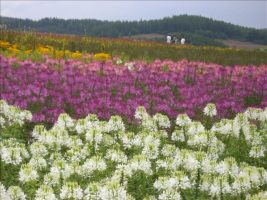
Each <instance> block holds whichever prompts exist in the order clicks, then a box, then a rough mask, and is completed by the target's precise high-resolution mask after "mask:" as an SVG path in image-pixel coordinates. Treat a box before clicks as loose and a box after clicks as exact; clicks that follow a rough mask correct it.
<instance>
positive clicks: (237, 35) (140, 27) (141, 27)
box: [1, 15, 267, 50]
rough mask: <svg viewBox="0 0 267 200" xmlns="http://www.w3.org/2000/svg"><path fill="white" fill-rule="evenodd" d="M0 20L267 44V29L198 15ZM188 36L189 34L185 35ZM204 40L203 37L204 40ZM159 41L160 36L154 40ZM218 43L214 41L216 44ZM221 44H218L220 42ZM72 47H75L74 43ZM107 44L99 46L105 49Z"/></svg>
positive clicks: (17, 25)
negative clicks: (135, 18)
mask: <svg viewBox="0 0 267 200" xmlns="http://www.w3.org/2000/svg"><path fill="white" fill-rule="evenodd" d="M1 21H2V23H4V24H7V26H8V28H10V29H15V30H24V27H27V28H29V27H30V28H31V29H30V31H31V30H33V29H34V30H36V31H40V32H51V33H65V34H76V35H90V36H101V37H122V36H131V35H137V34H149V33H157V34H169V33H174V32H178V33H180V34H184V35H187V34H193V35H191V36H190V37H191V38H192V39H194V43H196V44H198V45H201V44H203V43H204V44H205V45H207V44H211V43H214V44H215V42H212V40H209V38H211V39H215V38H217V39H227V38H228V39H239V40H243V41H250V42H256V43H261V44H267V31H266V30H257V29H254V28H246V27H242V26H238V25H233V24H230V23H226V22H223V21H218V20H213V19H210V18H206V17H201V16H190V15H180V16H172V17H165V18H163V19H158V20H140V21H101V20H91V19H87V20H76V19H75V20H74V19H69V20H64V19H57V18H44V19H41V20H38V21H33V20H28V19H25V20H24V19H18V18H10V17H1ZM187 36H188V35H187ZM35 39H36V38H34V37H29V38H27V40H28V41H31V43H34V41H35ZM203 39H204V40H203ZM157 40H159V39H157ZM218 44H219V43H217V45H218ZM220 45H221V44H220ZM71 47H73V48H77V47H79V46H76V44H75V43H71ZM105 48H106V46H101V49H102V50H105Z"/></svg>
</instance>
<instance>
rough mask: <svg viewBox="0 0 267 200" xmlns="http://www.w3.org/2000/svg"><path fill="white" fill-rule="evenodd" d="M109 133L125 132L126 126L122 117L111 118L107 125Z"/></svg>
mask: <svg viewBox="0 0 267 200" xmlns="http://www.w3.org/2000/svg"><path fill="white" fill-rule="evenodd" d="M107 130H108V132H112V131H114V132H115V131H123V132H124V131H125V126H124V123H123V121H122V118H121V117H120V116H117V115H116V116H111V117H110V119H109V121H108V123H107Z"/></svg>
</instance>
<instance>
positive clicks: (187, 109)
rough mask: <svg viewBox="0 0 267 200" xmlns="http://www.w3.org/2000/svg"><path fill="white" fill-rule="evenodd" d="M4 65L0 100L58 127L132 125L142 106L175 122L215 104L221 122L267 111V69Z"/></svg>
mask: <svg viewBox="0 0 267 200" xmlns="http://www.w3.org/2000/svg"><path fill="white" fill-rule="evenodd" d="M1 60H2V65H1V72H2V73H1V75H0V76H1V80H2V84H3V86H4V87H2V89H1V95H0V98H1V99H5V100H6V101H7V102H9V103H10V104H12V105H17V106H19V107H21V108H23V109H28V110H30V111H31V112H32V113H33V121H34V122H41V121H47V122H54V121H55V120H56V119H57V117H58V115H59V114H60V113H63V112H67V113H69V114H70V115H71V116H73V117H76V118H81V117H85V116H86V115H87V114H88V113H95V114H97V115H98V116H99V117H100V118H101V119H109V117H110V116H111V115H120V116H122V117H123V118H124V119H125V120H127V121H128V122H131V121H132V120H133V116H134V111H135V109H136V108H137V107H138V106H139V105H143V106H145V108H146V109H147V111H148V112H149V113H150V114H155V113H158V112H161V113H164V114H166V115H168V116H169V117H170V118H172V119H174V118H175V117H176V116H177V114H178V113H187V114H188V115H189V116H191V117H201V115H199V114H200V112H199V110H201V109H202V108H203V107H204V106H205V105H206V104H207V103H209V102H213V103H215V104H216V106H217V108H218V111H219V117H231V115H232V114H233V113H237V112H242V111H244V110H245V108H246V107H248V106H257V107H261V108H263V107H266V106H267V67H266V65H261V66H249V67H243V66H235V67H223V66H220V65H216V64H206V63H201V62H188V61H186V60H182V61H179V62H172V61H168V60H166V61H159V60H156V61H154V62H153V63H151V64H146V63H145V62H141V61H136V62H131V63H126V64H113V63H114V62H113V61H112V60H108V61H107V62H99V61H93V62H90V63H84V62H81V61H76V60H67V61H64V60H54V59H49V58H48V59H46V60H45V62H42V63H34V62H32V61H28V60H27V61H18V60H16V59H15V58H5V57H1ZM125 65H126V66H125ZM128 68H129V69H130V70H129V69H128Z"/></svg>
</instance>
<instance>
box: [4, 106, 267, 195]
mask: <svg viewBox="0 0 267 200" xmlns="http://www.w3.org/2000/svg"><path fill="white" fill-rule="evenodd" d="M1 105H2V106H1V112H0V113H1V116H2V118H3V119H4V120H5V124H8V125H6V127H10V126H12V125H14V124H16V123H19V122H20V120H21V119H20V120H15V119H14V118H16V117H17V116H20V115H19V114H21V113H22V114H23V113H25V112H26V111H20V110H18V111H17V115H12V116H11V117H9V118H8V117H7V116H8V113H9V112H12V109H13V107H12V106H9V105H8V104H6V103H5V102H4V101H1ZM10 110H11V111H10ZM203 112H204V115H205V116H206V117H207V119H212V118H213V117H215V116H216V115H217V109H216V106H215V105H214V104H208V105H207V106H206V107H205V108H204V110H203ZM28 116H29V117H26V118H24V119H23V120H22V123H19V124H20V125H21V126H23V124H24V123H25V122H27V121H29V120H30V115H28ZM135 119H136V120H137V121H138V126H137V127H136V129H135V130H134V131H132V130H129V129H127V126H126V124H124V123H123V120H122V118H121V117H120V116H112V117H111V118H110V119H109V120H108V121H101V120H99V119H98V118H97V116H96V115H94V114H89V115H88V116H87V117H86V118H83V119H79V120H75V119H72V118H71V117H70V116H69V115H68V114H61V115H60V116H59V118H58V120H57V121H56V123H55V125H54V126H53V127H52V128H51V129H49V130H48V129H46V128H45V127H44V126H43V125H36V126H35V127H34V129H33V131H32V133H31V138H32V140H30V141H28V143H27V144H25V143H21V142H19V141H17V140H16V139H15V138H10V139H4V140H1V142H0V156H1V162H2V165H4V168H5V169H7V167H8V168H12V167H13V168H19V170H17V171H18V174H16V172H15V171H16V170H14V172H13V173H10V174H8V175H7V176H8V177H9V178H10V179H14V178H15V179H17V185H16V186H13V185H11V186H9V187H8V188H6V184H5V182H2V183H0V196H1V197H3V198H4V199H11V200H17V199H20V200H23V199H26V198H27V197H28V198H29V199H38V200H44V199H47V200H48V199H49V200H53V199H90V200H94V199H96V200H102V199H103V200H113V199H118V200H124V199H125V200H129V199H146V200H154V199H160V200H179V199H187V198H188V197H190V196H191V197H192V196H193V195H194V196H195V198H200V197H202V198H203V199H209V198H213V199H237V198H241V199H247V200H256V199H257V200H264V199H266V197H267V192H266V191H265V192H264V191H263V189H264V188H265V189H266V186H267V171H266V162H265V164H264V160H265V161H266V139H267V136H266V130H267V129H266V128H267V108H265V109H264V110H262V109H254V108H249V109H247V110H246V112H244V113H239V114H238V115H236V117H235V118H234V119H233V120H230V119H228V120H226V119H225V120H221V121H219V122H217V123H215V124H212V126H210V128H208V126H209V125H205V124H202V123H201V122H199V121H194V120H192V119H191V118H190V117H189V116H188V115H186V114H179V115H178V116H177V118H176V121H175V127H174V129H173V130H172V131H171V124H172V122H171V120H170V119H169V118H168V117H167V116H166V115H162V114H159V113H157V114H155V115H153V116H150V115H149V114H148V113H147V112H146V110H145V108H144V107H138V108H137V110H136V111H135ZM16 121H17V122H16ZM234 138H236V139H237V140H239V142H240V145H241V144H242V143H243V142H245V143H246V145H245V147H246V148H247V152H249V153H248V154H247V155H243V156H245V157H251V159H254V160H255V163H256V165H251V164H248V163H246V162H243V161H242V160H240V158H239V156H238V155H231V156H227V155H229V154H228V153H229V152H228V153H227V148H228V146H229V144H230V143H231V142H232V140H234ZM261 161H263V162H261ZM262 163H263V164H262ZM1 169H2V168H1ZM144 185H145V186H146V187H145V188H144V190H142V186H144ZM140 187H141V189H140ZM33 190H34V192H33Z"/></svg>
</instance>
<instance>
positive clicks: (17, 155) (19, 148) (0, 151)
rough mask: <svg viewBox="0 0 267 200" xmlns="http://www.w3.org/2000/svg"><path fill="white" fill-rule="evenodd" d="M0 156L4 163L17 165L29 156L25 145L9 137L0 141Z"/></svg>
mask: <svg viewBox="0 0 267 200" xmlns="http://www.w3.org/2000/svg"><path fill="white" fill-rule="evenodd" d="M0 157H1V159H2V160H3V162H5V163H6V164H13V165H19V164H21V163H22V161H23V159H25V158H28V157H29V153H28V151H27V149H26V148H25V145H24V144H22V143H19V142H17V141H16V140H15V139H13V138H11V139H8V140H2V141H0Z"/></svg>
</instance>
